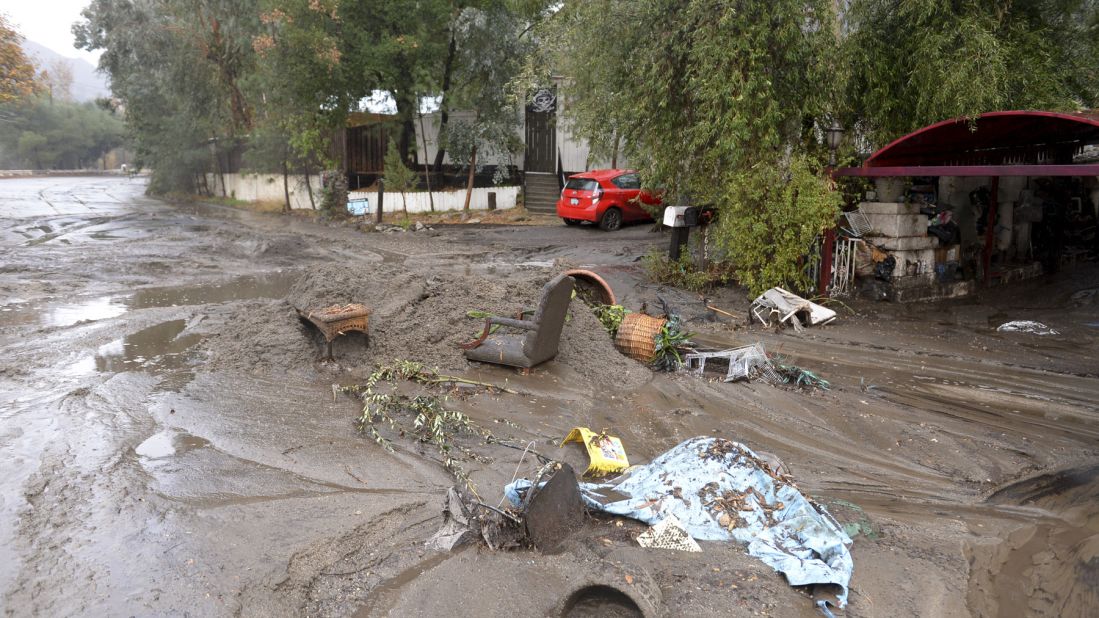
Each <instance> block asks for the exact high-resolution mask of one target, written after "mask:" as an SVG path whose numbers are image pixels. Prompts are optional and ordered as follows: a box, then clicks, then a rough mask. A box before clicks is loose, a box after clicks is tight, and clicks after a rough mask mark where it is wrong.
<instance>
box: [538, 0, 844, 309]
mask: <svg viewBox="0 0 1099 618" xmlns="http://www.w3.org/2000/svg"><path fill="white" fill-rule="evenodd" d="M834 24H835V15H834V14H833V12H832V2H830V1H827V0H800V1H799V0H774V1H764V0H758V1H755V0H745V1H740V2H724V1H720V0H685V1H683V0H629V1H627V0H592V1H590V2H582V3H566V4H565V6H564V8H562V9H561V11H560V12H559V13H558V15H557V16H556V17H555V19H553V20H551V21H549V22H547V26H546V28H545V29H544V30H543V31H542V32H541V33H540V34H541V38H542V40H543V41H550V42H551V45H552V47H551V48H550V49H548V52H547V53H549V57H548V58H547V60H544V61H542V64H543V65H545V66H551V67H553V68H552V70H553V71H555V72H557V73H559V74H562V75H566V76H567V79H565V80H564V81H563V83H562V84H561V91H562V95H563V96H562V99H563V106H564V111H565V113H566V114H567V116H568V120H569V122H570V126H571V129H572V130H573V132H574V133H575V134H576V135H577V136H579V137H582V138H587V139H589V140H591V142H592V144H593V146H594V147H595V149H596V151H597V153H599V154H604V155H609V154H610V153H611V152H612V151H613V150H614V149H615V145H616V144H617V143H619V142H620V143H621V146H622V149H623V152H624V153H625V155H626V156H627V157H628V159H629V161H630V164H631V166H633V167H638V168H640V169H642V170H643V172H644V177H645V178H646V181H647V183H648V184H652V185H657V186H662V187H667V188H668V189H669V200H681V199H685V198H689V199H690V200H692V201H693V202H695V203H709V204H714V205H715V206H716V207H717V209H718V222H719V223H718V226H717V228H716V230H715V232H716V233H715V234H714V235H713V238H714V239H715V240H716V241H717V243H718V244H719V245H720V246H721V247H723V248H724V249H725V250H726V254H727V256H728V259H729V260H731V261H732V262H733V263H734V264H735V266H736V268H737V269H738V272H739V276H740V279H741V281H742V283H744V284H745V285H747V286H748V287H749V288H750V289H751V290H752V291H753V292H754V291H758V290H760V289H763V288H766V287H769V286H771V285H775V284H787V285H795V286H796V285H797V284H799V283H805V277H804V275H803V274H802V272H801V270H800V269H799V268H798V257H800V256H802V255H804V254H805V253H806V252H807V251H808V249H809V247H810V245H811V243H812V241H813V239H814V238H815V237H816V236H817V235H818V234H819V233H820V232H821V231H822V230H823V229H825V228H826V227H828V226H830V225H831V224H832V222H833V220H834V218H835V216H836V214H837V212H838V209H839V205H840V204H839V196H838V195H837V193H836V192H835V191H834V190H833V188H832V187H831V184H830V183H829V182H828V181H827V180H826V178H825V176H824V174H823V171H824V170H823V167H822V164H821V160H822V156H823V155H824V153H825V152H826V149H824V148H823V147H822V146H821V144H820V139H821V138H822V137H823V136H822V134H821V132H820V130H819V127H820V126H822V124H823V123H824V122H825V121H827V120H828V118H829V113H830V106H831V101H832V100H833V95H832V92H831V90H830V88H829V84H830V83H832V82H831V77H832V74H833V72H834V63H835V50H836V48H837V43H836V40H835V32H836V30H835V28H834ZM528 75H533V76H535V78H536V72H535V71H530V72H528Z"/></svg>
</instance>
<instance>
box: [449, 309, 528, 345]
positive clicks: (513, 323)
mask: <svg viewBox="0 0 1099 618" xmlns="http://www.w3.org/2000/svg"><path fill="white" fill-rule="evenodd" d="M493 324H497V325H499V326H508V327H511V328H518V329H520V330H538V323H537V322H531V321H529V320H513V319H511V318H499V317H496V316H492V317H489V318H485V330H484V331H482V332H481V336H480V337H477V339H474V340H473V341H470V342H469V343H460V344H458V347H459V348H462V349H463V350H472V349H474V348H476V347H478V346H480V345H481V344H482V343H484V342H485V339H488V336H489V333H491V332H492V325H493Z"/></svg>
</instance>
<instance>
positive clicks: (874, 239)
mask: <svg viewBox="0 0 1099 618" xmlns="http://www.w3.org/2000/svg"><path fill="white" fill-rule="evenodd" d="M863 238H865V239H866V242H868V243H870V244H872V245H875V246H877V247H880V248H882V249H885V250H886V251H918V250H921V249H934V248H935V247H938V246H939V239H938V238H935V237H934V236H926V235H920V236H901V237H900V238H893V237H890V236H864V237H863Z"/></svg>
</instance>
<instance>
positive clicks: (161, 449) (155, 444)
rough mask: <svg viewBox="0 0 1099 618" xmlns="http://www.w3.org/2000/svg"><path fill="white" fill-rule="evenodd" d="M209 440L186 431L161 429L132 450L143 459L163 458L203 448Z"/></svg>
mask: <svg viewBox="0 0 1099 618" xmlns="http://www.w3.org/2000/svg"><path fill="white" fill-rule="evenodd" d="M209 444H210V441H209V440H207V439H205V438H200V437H198V436H192V435H191V434H188V433H176V432H173V431H161V432H159V433H155V434H153V435H151V436H149V437H148V438H147V439H146V440H145V441H144V442H142V443H141V444H139V445H138V446H137V448H135V449H134V452H135V453H137V454H138V455H139V456H141V457H143V458H145V459H164V458H165V457H171V456H173V455H181V454H183V453H187V452H189V451H193V450H195V449H199V448H203V447H204V446H207V445H209Z"/></svg>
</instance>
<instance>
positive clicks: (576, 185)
mask: <svg viewBox="0 0 1099 618" xmlns="http://www.w3.org/2000/svg"><path fill="white" fill-rule="evenodd" d="M598 186H599V183H598V182H596V181H594V180H592V179H591V178H569V181H568V182H567V183H565V188H566V189H574V190H576V191H595V189H596V188H597V187H598Z"/></svg>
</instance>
